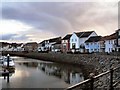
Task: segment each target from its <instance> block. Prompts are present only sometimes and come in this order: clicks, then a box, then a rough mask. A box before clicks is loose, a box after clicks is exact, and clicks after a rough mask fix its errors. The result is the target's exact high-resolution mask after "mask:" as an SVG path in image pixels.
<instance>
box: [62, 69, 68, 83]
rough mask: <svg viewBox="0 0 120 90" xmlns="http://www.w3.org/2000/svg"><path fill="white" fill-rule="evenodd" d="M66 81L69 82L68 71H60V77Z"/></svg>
mask: <svg viewBox="0 0 120 90" xmlns="http://www.w3.org/2000/svg"><path fill="white" fill-rule="evenodd" d="M61 78H62V79H63V80H64V81H65V82H66V83H70V72H69V71H67V70H66V71H62V77H61Z"/></svg>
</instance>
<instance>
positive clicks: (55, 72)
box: [18, 62, 84, 85]
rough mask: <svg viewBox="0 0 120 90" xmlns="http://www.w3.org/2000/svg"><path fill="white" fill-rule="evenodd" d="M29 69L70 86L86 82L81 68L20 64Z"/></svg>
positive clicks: (36, 63)
mask: <svg viewBox="0 0 120 90" xmlns="http://www.w3.org/2000/svg"><path fill="white" fill-rule="evenodd" d="M18 64H19V65H21V66H25V67H27V68H35V69H36V70H40V71H42V72H43V73H45V74H46V75H48V76H55V77H57V78H60V79H62V80H64V81H65V82H66V83H68V84H71V85H73V84H76V83H79V82H81V81H83V80H84V76H83V73H82V72H81V69H80V68H79V67H75V66H71V65H64V64H58V63H47V62H18Z"/></svg>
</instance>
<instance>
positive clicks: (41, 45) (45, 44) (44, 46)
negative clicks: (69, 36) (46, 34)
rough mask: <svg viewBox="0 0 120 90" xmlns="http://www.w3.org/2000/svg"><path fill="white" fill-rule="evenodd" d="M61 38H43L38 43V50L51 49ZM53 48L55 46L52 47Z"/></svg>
mask: <svg viewBox="0 0 120 90" xmlns="http://www.w3.org/2000/svg"><path fill="white" fill-rule="evenodd" d="M60 40H61V37H57V38H52V39H48V40H44V41H42V42H41V43H39V45H38V51H52V48H54V47H53V46H54V45H55V44H56V43H57V42H59V41H60ZM54 49H55V48H54Z"/></svg>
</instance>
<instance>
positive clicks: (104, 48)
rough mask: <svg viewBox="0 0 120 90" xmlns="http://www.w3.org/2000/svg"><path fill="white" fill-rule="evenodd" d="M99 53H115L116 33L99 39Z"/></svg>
mask: <svg viewBox="0 0 120 90" xmlns="http://www.w3.org/2000/svg"><path fill="white" fill-rule="evenodd" d="M99 42H100V51H99V52H107V53H111V52H115V51H116V33H113V34H111V35H109V36H104V37H102V38H101V40H100V41H99Z"/></svg>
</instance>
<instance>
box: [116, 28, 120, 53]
mask: <svg viewBox="0 0 120 90" xmlns="http://www.w3.org/2000/svg"><path fill="white" fill-rule="evenodd" d="M116 34H117V38H116V51H117V52H120V29H119V30H117V31H116Z"/></svg>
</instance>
